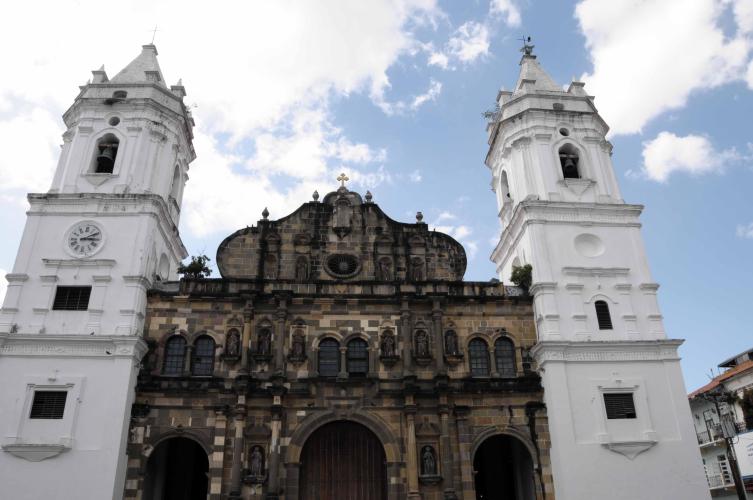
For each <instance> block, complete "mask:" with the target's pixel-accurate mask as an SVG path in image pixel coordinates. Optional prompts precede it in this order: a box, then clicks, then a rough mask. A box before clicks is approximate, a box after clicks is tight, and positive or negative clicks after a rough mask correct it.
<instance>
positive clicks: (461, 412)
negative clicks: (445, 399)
mask: <svg viewBox="0 0 753 500" xmlns="http://www.w3.org/2000/svg"><path fill="white" fill-rule="evenodd" d="M468 412H469V410H468V407H467V406H455V425H456V426H457V433H458V450H459V451H460V453H459V456H460V457H461V460H462V461H461V462H460V481H461V484H460V492H461V494H460V498H462V499H463V500H475V498H476V495H475V493H474V491H473V486H474V485H473V457H472V456H471V437H472V436H471V430H470V429H469V427H468Z"/></svg>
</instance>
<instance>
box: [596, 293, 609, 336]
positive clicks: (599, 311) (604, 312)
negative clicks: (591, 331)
mask: <svg viewBox="0 0 753 500" xmlns="http://www.w3.org/2000/svg"><path fill="white" fill-rule="evenodd" d="M594 305H595V306H596V320H597V321H598V322H599V330H611V329H612V317H611V316H610V315H609V305H608V304H607V303H606V302H605V301H603V300H597V301H596V302H595V303H594Z"/></svg>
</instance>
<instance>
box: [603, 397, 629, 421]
mask: <svg viewBox="0 0 753 500" xmlns="http://www.w3.org/2000/svg"><path fill="white" fill-rule="evenodd" d="M604 407H605V408H606V410H607V418H608V419H610V420H613V419H620V418H636V414H635V401H633V393H632V392H617V393H609V394H604Z"/></svg>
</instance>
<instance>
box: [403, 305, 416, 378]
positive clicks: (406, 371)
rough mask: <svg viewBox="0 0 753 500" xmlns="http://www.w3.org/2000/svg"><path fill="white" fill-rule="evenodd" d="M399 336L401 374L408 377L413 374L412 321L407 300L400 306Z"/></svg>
mask: <svg viewBox="0 0 753 500" xmlns="http://www.w3.org/2000/svg"><path fill="white" fill-rule="evenodd" d="M400 338H402V339H403V376H404V377H409V376H412V375H413V353H412V351H413V321H412V317H411V312H410V303H409V302H408V301H407V300H406V301H403V304H402V307H401V308H400Z"/></svg>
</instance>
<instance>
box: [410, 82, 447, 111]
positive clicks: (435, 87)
mask: <svg viewBox="0 0 753 500" xmlns="http://www.w3.org/2000/svg"><path fill="white" fill-rule="evenodd" d="M441 92H442V83H441V82H438V81H436V80H434V79H432V80H431V84H430V85H429V89H428V90H427V91H426V92H424V93H423V94H420V95H417V96H416V97H414V98H413V102H412V103H411V105H410V107H411V109H412V110H414V111H415V110H417V109H418V108H420V107H421V106H423V105H424V104H426V103H427V102H433V101H436V100H437V97H439V94H440V93H441Z"/></svg>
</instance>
